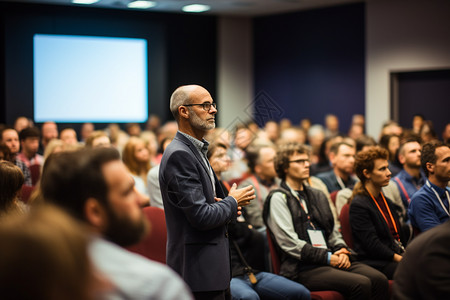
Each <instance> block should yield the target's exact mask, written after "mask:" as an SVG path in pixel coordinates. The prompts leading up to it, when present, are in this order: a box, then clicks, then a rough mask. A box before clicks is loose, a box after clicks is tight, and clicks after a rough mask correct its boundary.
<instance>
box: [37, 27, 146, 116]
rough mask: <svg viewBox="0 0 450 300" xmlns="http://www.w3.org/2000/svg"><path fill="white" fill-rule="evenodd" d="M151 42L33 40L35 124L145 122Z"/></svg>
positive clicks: (68, 38) (48, 37)
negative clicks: (53, 122) (148, 57)
mask: <svg viewBox="0 0 450 300" xmlns="http://www.w3.org/2000/svg"><path fill="white" fill-rule="evenodd" d="M147 84H148V81H147V41H146V40H145V39H135V38H111V37H94V36H73V35H49V34H36V35H34V120H35V121H36V122H45V121H48V120H52V121H56V122H62V123H64V122H65V123H78V122H80V123H81V122H99V123H107V122H145V121H146V120H147V117H148V94H147V93H148V87H147Z"/></svg>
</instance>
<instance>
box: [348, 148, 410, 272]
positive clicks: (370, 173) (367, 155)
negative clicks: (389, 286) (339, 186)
mask: <svg viewBox="0 0 450 300" xmlns="http://www.w3.org/2000/svg"><path fill="white" fill-rule="evenodd" d="M388 157H389V153H388V151H387V150H385V149H383V148H380V147H370V148H368V149H367V150H364V151H361V152H359V153H358V154H357V155H356V159H355V160H356V161H355V173H356V175H357V176H358V178H359V179H360V180H361V181H360V182H358V183H357V184H356V185H355V187H354V189H353V195H352V199H351V200H350V203H351V204H350V225H351V228H352V234H353V243H354V248H355V249H354V250H355V251H356V252H357V253H358V258H359V259H360V260H361V261H362V262H363V263H366V264H368V265H370V266H372V267H374V268H376V269H378V270H380V271H381V272H383V273H384V274H385V275H386V277H388V278H389V279H392V278H393V275H394V272H395V269H396V267H397V264H398V262H399V261H400V260H401V259H402V254H403V252H404V251H405V250H404V247H403V245H405V246H406V238H407V237H406V234H405V233H404V232H403V229H402V225H401V223H400V221H399V220H398V215H397V213H396V211H395V210H396V206H395V205H394V204H393V203H392V201H391V200H389V199H388V198H386V197H385V196H384V195H383V193H382V192H381V188H382V187H383V186H387V185H388V184H389V180H390V179H391V171H389V168H388ZM402 243H403V244H402Z"/></svg>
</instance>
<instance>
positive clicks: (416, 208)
mask: <svg viewBox="0 0 450 300" xmlns="http://www.w3.org/2000/svg"><path fill="white" fill-rule="evenodd" d="M428 182H429V181H428ZM432 188H434V190H435V191H436V192H437V193H438V195H439V197H440V199H441V201H442V203H443V204H444V206H445V208H446V210H447V211H445V210H444V209H443V208H442V205H441V201H439V199H438V198H437V196H436V194H435V193H434V192H433V190H432ZM446 192H447V195H448V194H450V189H449V188H448V187H446V188H445V189H442V188H440V187H438V186H436V185H434V184H432V183H431V182H430V186H428V185H427V184H425V185H424V186H423V187H422V188H421V189H420V190H419V191H418V192H417V193H415V194H414V195H413V196H412V198H411V203H410V204H409V209H408V215H409V218H410V220H411V225H412V226H413V227H416V228H417V229H419V230H420V231H421V232H423V231H426V230H428V229H431V228H433V227H435V226H437V225H439V224H442V223H444V222H445V221H447V220H448V219H449V215H448V213H447V212H448V211H449V202H448V201H449V200H448V199H447V195H446Z"/></svg>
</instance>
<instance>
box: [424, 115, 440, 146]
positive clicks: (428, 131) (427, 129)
mask: <svg viewBox="0 0 450 300" xmlns="http://www.w3.org/2000/svg"><path fill="white" fill-rule="evenodd" d="M419 136H420V139H421V140H422V142H423V143H429V142H432V141H435V140H437V139H438V137H437V134H436V131H435V130H434V126H433V122H431V121H429V120H426V121H424V122H423V124H422V127H420V132H419Z"/></svg>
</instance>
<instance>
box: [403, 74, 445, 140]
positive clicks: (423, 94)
mask: <svg viewBox="0 0 450 300" xmlns="http://www.w3.org/2000/svg"><path fill="white" fill-rule="evenodd" d="M449 100H450V70H438V71H423V72H405V73H398V101H399V124H400V125H401V126H403V127H405V128H411V127H412V120H413V117H414V115H415V114H422V115H423V116H424V117H425V118H426V119H427V120H431V121H432V122H433V126H434V129H435V131H436V134H437V137H438V138H441V134H442V131H443V130H444V128H445V126H446V125H447V124H448V123H450V117H449V111H450V103H449Z"/></svg>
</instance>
